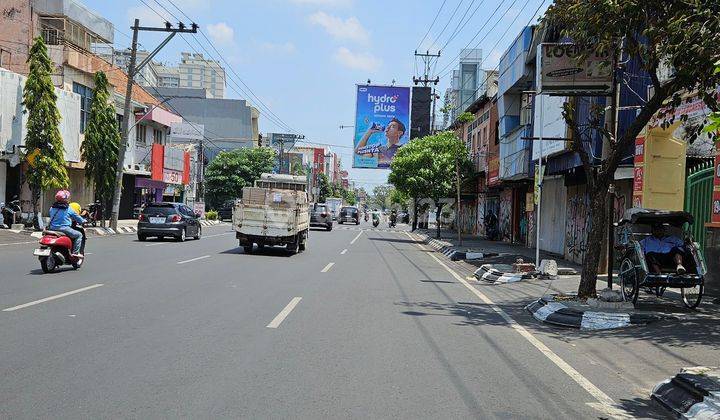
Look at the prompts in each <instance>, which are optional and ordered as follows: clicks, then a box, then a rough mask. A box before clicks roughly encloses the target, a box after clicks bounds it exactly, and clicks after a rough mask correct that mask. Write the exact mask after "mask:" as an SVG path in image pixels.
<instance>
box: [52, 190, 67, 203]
mask: <svg viewBox="0 0 720 420" xmlns="http://www.w3.org/2000/svg"><path fill="white" fill-rule="evenodd" d="M69 200H70V191H68V190H60V191H58V192H56V193H55V201H59V202H63V203H67V202H68V201H69Z"/></svg>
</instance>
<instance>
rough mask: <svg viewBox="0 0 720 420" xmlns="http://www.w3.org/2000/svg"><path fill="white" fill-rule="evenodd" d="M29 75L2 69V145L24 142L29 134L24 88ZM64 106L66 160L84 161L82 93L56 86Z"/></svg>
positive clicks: (61, 107) (62, 128) (8, 146)
mask: <svg viewBox="0 0 720 420" xmlns="http://www.w3.org/2000/svg"><path fill="white" fill-rule="evenodd" d="M25 80H26V78H25V77H23V76H21V75H19V74H17V73H13V72H10V71H7V70H5V69H0V149H2V150H10V149H11V148H12V146H13V145H15V146H18V145H24V144H25V136H26V135H27V117H28V115H27V114H23V106H22V92H23V86H24V85H25ZM55 94H57V97H58V99H57V106H58V109H59V110H60V115H61V116H62V118H61V119H60V127H59V128H60V135H61V136H62V139H63V146H64V148H65V160H66V161H68V162H80V95H78V94H76V93H72V92H68V91H64V90H61V89H58V88H55Z"/></svg>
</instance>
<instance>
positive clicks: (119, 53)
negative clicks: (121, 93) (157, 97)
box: [112, 48, 159, 86]
mask: <svg viewBox="0 0 720 420" xmlns="http://www.w3.org/2000/svg"><path fill="white" fill-rule="evenodd" d="M148 55H150V53H149V52H147V51H145V50H141V51H138V52H137V53H136V55H135V57H136V58H135V63H136V64H140V63H142V62H143V61H144V60H145V59H146V58H147V57H148ZM112 63H113V64H115V65H116V66H118V67H120V68H121V69H123V70H125V71H126V72H127V71H128V67H130V48H126V49H124V50H115V51H114V52H113V61H112ZM135 81H136V82H137V83H138V84H139V85H140V86H158V83H159V81H158V73H157V69H156V68H155V66H154V65H153V64H152V63H148V64H147V65H145V66H144V67H143V68H141V69H140V72H139V73H138V75H137V76H136V78H135Z"/></svg>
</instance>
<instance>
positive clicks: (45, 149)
mask: <svg viewBox="0 0 720 420" xmlns="http://www.w3.org/2000/svg"><path fill="white" fill-rule="evenodd" d="M28 63H29V64H30V72H29V74H28V78H27V81H26V82H25V87H24V88H23V102H22V104H23V106H24V107H25V109H24V111H23V112H27V114H28V121H27V135H26V137H25V147H26V148H27V154H26V156H25V160H26V162H27V163H28V170H27V173H26V177H27V182H28V184H29V186H30V191H31V192H32V205H33V212H34V213H35V214H39V208H38V202H39V200H40V194H41V192H42V191H43V190H47V189H51V188H67V187H68V186H69V185H70V179H69V178H68V173H67V169H66V168H65V156H64V154H65V153H64V147H63V140H62V137H61V135H60V128H59V126H60V111H58V108H57V103H56V102H57V95H56V94H55V87H54V86H53V83H52V79H51V78H50V75H51V74H52V71H53V63H52V61H51V60H50V57H49V56H48V51H47V47H46V46H45V42H43V39H42V37H37V38H35V40H34V41H33V45H32V47H31V48H30V54H29V55H28ZM36 222H37V220H36Z"/></svg>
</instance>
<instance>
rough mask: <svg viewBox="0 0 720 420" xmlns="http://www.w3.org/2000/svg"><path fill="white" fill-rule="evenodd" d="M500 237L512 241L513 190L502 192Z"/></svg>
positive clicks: (499, 217)
mask: <svg viewBox="0 0 720 420" xmlns="http://www.w3.org/2000/svg"><path fill="white" fill-rule="evenodd" d="M498 221H499V224H500V226H499V227H500V238H501V239H502V240H503V241H505V242H511V241H512V190H511V189H505V190H503V191H502V192H501V193H500V214H499V215H498Z"/></svg>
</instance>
